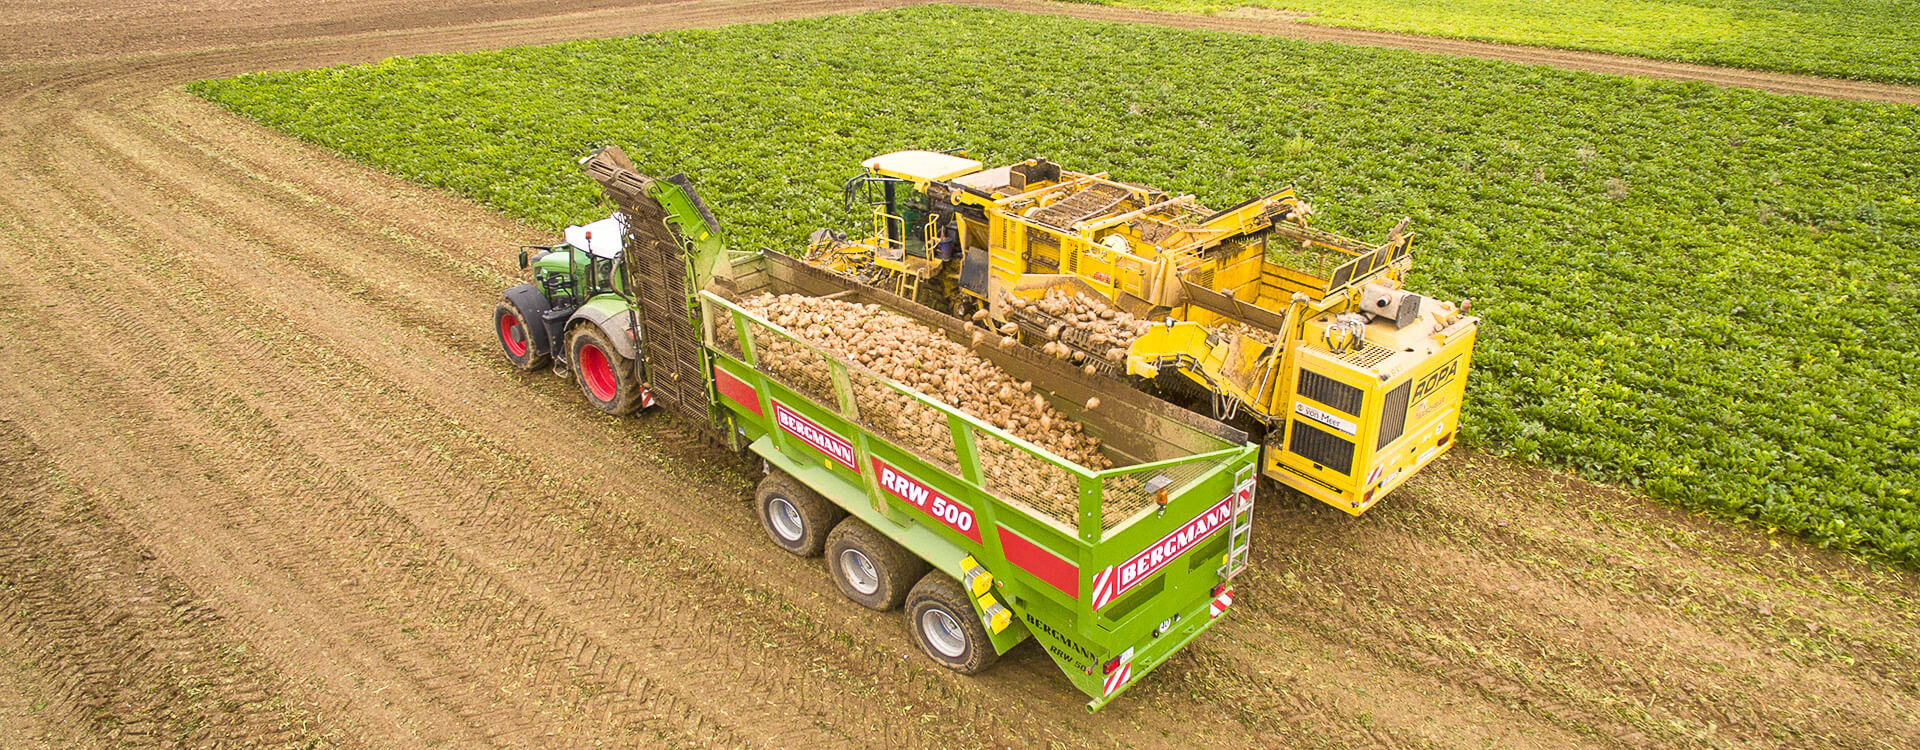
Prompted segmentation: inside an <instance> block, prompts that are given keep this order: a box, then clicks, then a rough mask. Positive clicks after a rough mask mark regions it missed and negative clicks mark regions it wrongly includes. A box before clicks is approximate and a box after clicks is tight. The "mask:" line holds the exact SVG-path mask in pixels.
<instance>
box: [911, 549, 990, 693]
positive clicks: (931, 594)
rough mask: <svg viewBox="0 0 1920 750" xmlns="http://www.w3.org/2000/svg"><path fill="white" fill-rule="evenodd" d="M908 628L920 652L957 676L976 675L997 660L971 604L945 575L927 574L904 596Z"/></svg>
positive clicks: (965, 595)
mask: <svg viewBox="0 0 1920 750" xmlns="http://www.w3.org/2000/svg"><path fill="white" fill-rule="evenodd" d="M907 627H908V629H909V630H911V631H913V642H914V643H917V644H920V650H921V651H925V652H927V655H928V656H931V657H933V660H934V661H937V662H940V665H941V666H944V667H946V668H948V669H951V670H953V671H955V672H959V673H960V674H979V673H981V672H984V671H986V669H987V667H991V666H993V663H994V662H995V661H998V660H999V659H1000V654H999V652H996V651H994V650H993V641H992V639H991V638H989V637H988V636H987V628H986V626H985V625H982V624H980V618H979V617H978V616H976V615H975V614H974V610H973V601H972V600H970V599H968V598H967V592H965V591H962V590H961V589H960V584H959V583H958V582H956V581H954V580H953V579H952V578H948V577H947V575H946V574H945V573H941V572H939V571H934V572H932V573H928V574H927V575H926V576H924V577H922V578H921V579H920V582H919V583H916V584H914V585H913V590H912V591H910V592H907Z"/></svg>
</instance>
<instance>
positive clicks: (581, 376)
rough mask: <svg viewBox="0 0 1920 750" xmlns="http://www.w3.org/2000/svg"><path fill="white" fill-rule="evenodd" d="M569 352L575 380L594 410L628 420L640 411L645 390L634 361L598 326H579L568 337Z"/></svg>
mask: <svg viewBox="0 0 1920 750" xmlns="http://www.w3.org/2000/svg"><path fill="white" fill-rule="evenodd" d="M567 351H569V352H571V353H572V354H573V357H572V360H573V379H574V381H575V382H577V383H579V384H580V392H581V393H582V394H584V395H585V396H586V397H587V403H589V404H592V405H593V408H595V409H599V410H600V411H603V412H606V413H608V414H612V415H613V416H616V417H624V416H626V415H628V414H632V413H633V411H634V410H635V409H637V408H639V407H640V394H641V392H642V390H643V389H642V388H641V387H640V380H639V379H638V378H636V377H634V374H633V360H631V359H627V358H626V357H622V356H620V350H618V349H615V348H613V341H612V340H611V339H608V338H607V334H606V333H605V332H604V331H601V330H600V328H599V327H598V326H592V325H581V326H575V327H574V329H573V330H572V331H569V332H568V333H567Z"/></svg>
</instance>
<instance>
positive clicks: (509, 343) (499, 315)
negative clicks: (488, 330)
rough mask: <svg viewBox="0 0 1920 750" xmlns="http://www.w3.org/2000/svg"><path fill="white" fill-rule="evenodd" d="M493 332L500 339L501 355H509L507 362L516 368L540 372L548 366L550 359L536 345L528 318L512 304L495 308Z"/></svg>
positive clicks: (508, 303) (506, 303)
mask: <svg viewBox="0 0 1920 750" xmlns="http://www.w3.org/2000/svg"><path fill="white" fill-rule="evenodd" d="M493 332H494V333H495V334H496V335H497V336H498V337H499V339H500V353H501V354H505V355H507V361H508V362H511V363H513V366H514V367H518V368H520V369H522V370H538V369H540V368H542V367H546V366H547V361H548V360H549V359H550V358H549V357H548V356H547V353H546V352H543V351H540V347H538V346H535V345H534V341H533V334H532V332H531V331H529V330H528V328H527V316H526V315H523V314H521V312H520V308H519V307H517V306H515V305H514V304H513V303H512V302H502V303H500V304H498V305H494V306H493Z"/></svg>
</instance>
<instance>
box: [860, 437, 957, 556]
mask: <svg viewBox="0 0 1920 750" xmlns="http://www.w3.org/2000/svg"><path fill="white" fill-rule="evenodd" d="M873 476H874V478H875V479H878V480H880V489H883V490H886V491H887V494H890V495H893V496H894V497H897V498H900V502H903V503H906V504H908V505H911V506H913V507H914V508H915V509H916V510H919V511H920V512H921V513H925V514H927V515H929V516H933V518H934V520H937V521H939V522H941V523H944V524H946V525H947V528H950V529H953V530H954V531H958V532H960V534H961V536H965V537H966V538H968V539H972V540H973V543H974V544H979V543H980V519H978V518H976V517H975V516H974V515H973V509H972V508H969V507H967V506H965V505H961V504H960V503H959V502H958V501H956V500H954V499H953V498H950V497H947V496H946V495H942V494H940V493H938V492H935V491H934V490H933V488H932V487H928V486H926V485H925V484H921V483H920V480H918V479H914V478H913V477H910V476H907V473H906V472H904V471H901V470H899V469H896V468H894V467H893V465H892V464H889V463H887V462H885V461H882V460H880V457H879V456H874V457H873Z"/></svg>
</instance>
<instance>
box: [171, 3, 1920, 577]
mask: <svg viewBox="0 0 1920 750" xmlns="http://www.w3.org/2000/svg"><path fill="white" fill-rule="evenodd" d="M1023 49H1044V54H1040V55H1035V56H1031V57H1029V56H1026V55H1022V54H1018V53H1015V52H1010V51H1017V50H1023ZM1023 60H1031V62H1022V61H1023ZM192 90H193V91H195V92H197V93H199V94H200V95H202V96H205V97H207V98H209V99H211V100H213V101H215V102H219V103H220V104H222V105H224V106H226V107H228V108H230V109H232V110H234V111H236V112H239V113H241V114H243V115H246V116H248V117H251V118H254V119H256V120H258V121H260V122H262V123H265V124H266V125H269V126H271V127H274V128H277V129H281V130H283V131H286V132H288V133H291V134H294V135H296V136H298V137H300V138H303V139H306V140H309V141H312V142H314V143H318V144H322V145H324V146H327V147H329V148H332V149H337V150H338V151H341V152H343V153H345V154H348V155H350V156H352V157H353V158H356V159H360V160H363V161H365V162H367V163H369V164H372V165H375V166H378V167H380V168H382V169H385V170H389V171H391V172H393V173H396V174H399V175H402V176H405V177H408V178H411V179H414V180H417V181H420V182H423V183H428V184H432V185H438V186H444V187H446V188H449V189H451V190H454V191H457V192H459V193H461V194H464V195H468V196H471V197H473V198H475V199H477V200H480V201H482V202H485V203H487V204H490V205H493V206H497V207H499V208H500V209H502V210H504V211H506V212H508V213H510V214H512V215H515V216H518V217H522V218H524V219H527V220H529V221H532V222H535V223H538V224H540V225H543V226H547V227H553V228H558V227H560V226H562V225H564V224H567V223H572V222H580V221H585V220H588V219H592V218H595V217H596V216H604V215H605V210H606V209H605V208H602V207H599V206H597V204H596V200H597V197H598V195H597V191H596V189H595V188H594V186H593V184H592V183H591V182H590V181H588V180H586V179H585V178H583V177H582V176H581V175H580V174H579V172H578V170H577V167H576V166H575V160H576V159H578V158H579V157H581V156H582V155H584V154H586V153H588V152H589V150H591V149H592V148H594V147H595V146H597V145H601V144H619V145H621V146H623V147H626V148H627V150H628V153H629V154H630V155H632V156H633V157H634V159H635V161H636V162H637V163H638V164H639V165H641V167H642V168H643V169H648V170H652V171H656V172H670V171H685V172H687V173H688V174H690V175H692V176H693V178H694V180H695V181H696V183H697V184H698V185H699V186H700V188H701V190H702V193H703V196H704V197H705V198H706V199H707V201H708V202H709V203H710V204H711V205H713V206H714V209H715V211H716V212H717V213H718V215H719V216H720V218H721V221H722V222H723V223H724V224H725V225H726V226H727V227H728V228H729V231H730V232H731V233H732V240H733V242H734V244H735V246H737V247H747V248H753V247H775V248H781V249H787V250H792V249H795V248H798V247H799V246H800V244H801V242H802V238H803V237H804V236H805V234H806V233H807V232H808V231H810V230H812V229H814V228H816V227H820V226H837V227H840V228H843V229H848V230H858V228H859V227H860V226H861V224H860V221H859V218H858V217H857V216H855V215H854V214H851V213H848V212H846V211H844V210H843V209H841V207H840V205H839V201H840V193H839V186H840V181H841V180H843V179H845V178H847V177H849V176H851V175H853V174H855V173H856V172H857V171H858V169H859V167H858V163H859V160H860V159H862V158H865V157H867V156H870V155H873V154H875V153H880V152H885V151H890V150H895V149H900V148H914V147H918V148H948V147H956V146H964V147H969V148H971V149H972V153H973V155H974V156H976V157H979V158H982V159H985V160H986V161H988V162H989V163H993V162H1003V161H1007V160H1013V159H1019V158H1025V157H1027V156H1031V155H1045V156H1048V157H1051V158H1053V159H1055V160H1058V161H1061V162H1063V163H1065V164H1067V165H1069V166H1071V167H1074V168H1078V169H1086V170H1103V169H1104V170H1111V171H1112V172H1113V174H1114V175H1115V176H1116V177H1118V178H1120V179H1126V180H1132V181H1138V182H1144V183H1148V184H1152V185H1156V186H1159V187H1162V188H1167V189H1173V190H1187V191H1192V192H1195V193H1198V194H1199V196H1200V197H1201V199H1202V200H1203V201H1205V202H1208V203H1211V204H1214V205H1227V204H1231V203H1234V202H1236V201H1238V200H1240V199H1242V198H1246V197H1249V196H1252V195H1254V194H1256V193H1259V192H1261V191H1263V190H1266V189H1269V188H1273V187H1278V186H1280V185H1284V184H1289V183H1291V184H1297V185H1298V186H1299V187H1300V188H1301V189H1302V191H1303V192H1304V193H1306V194H1307V195H1308V196H1309V197H1310V198H1311V199H1312V200H1313V202H1314V203H1315V204H1316V205H1317V206H1318V207H1319V209H1320V212H1319V213H1318V214H1317V216H1316V220H1317V221H1318V222H1319V224H1320V225H1321V226H1324V227H1327V228H1330V229H1333V230H1336V231H1341V232H1344V233H1348V234H1353V235H1357V236H1360V237H1365V238H1371V239H1374V240H1378V239H1380V238H1382V237H1383V236H1384V235H1385V233H1386V231H1387V230H1388V228H1389V227H1391V226H1392V225H1393V223H1394V222H1395V221H1397V220H1399V219H1400V217H1402V216H1411V217H1413V220H1414V227H1415V228H1416V229H1417V230H1418V231H1419V232H1420V233H1421V236H1420V239H1418V240H1416V242H1415V248H1416V268H1415V274H1414V278H1413V279H1412V282H1411V286H1412V288H1413V289H1415V290H1418V291H1420V292H1424V293H1427V294H1431V295H1435V296H1439V297H1442V298H1448V299H1460V298H1471V299H1473V300H1474V302H1475V306H1474V310H1475V312H1476V313H1478V314H1482V315H1484V316H1485V317H1486V320H1487V321H1488V323H1487V326H1486V328H1485V329H1484V331H1483V333H1482V336H1481V339H1480V347H1479V351H1478V363H1477V364H1478V369H1477V370H1476V371H1475V374H1474V377H1473V380H1472V384H1471V387H1470V391H1469V396H1470V405H1469V408H1468V411H1467V413H1466V415H1465V420H1464V421H1465V425H1466V427H1465V434H1464V437H1465V438H1466V439H1467V440H1469V441H1470V442H1471V443H1473V444H1476V445H1480V446H1484V447H1486V448H1487V449H1489V450H1492V451H1494V452H1498V453H1504V454H1508V455H1514V456H1518V457H1522V458H1525V459H1528V460H1532V461H1539V462H1544V463H1548V464H1552V465H1558V466H1563V467H1567V468H1570V469H1572V470H1575V471H1578V472H1579V473H1581V474H1583V475H1586V476H1589V477H1593V478H1598V479H1602V480H1606V481H1612V482H1617V483H1622V484H1626V485H1631V486H1634V487H1638V488H1641V489H1642V490H1643V491H1645V492H1647V493H1650V494H1652V495H1653V496H1656V497H1659V498H1664V499H1668V500H1670V501H1673V502H1676V503H1678V504H1681V505H1683V506H1685V507H1689V508H1697V509H1703V510H1712V511H1716V512H1724V513H1726V514H1728V515H1729V516H1732V517H1735V518H1741V519H1750V520H1752V521H1753V522H1756V523H1758V524H1761V525H1763V526H1765V527H1767V528H1770V529H1782V530H1787V531H1792V532H1795V533H1799V534H1802V535H1804V536H1806V537H1807V538H1810V539H1812V540H1814V541H1817V542H1819V543H1821V544H1827V545H1836V546H1840V547H1845V548H1850V549H1856V550H1861V551H1865V552H1870V553H1874V554H1878V555H1882V556H1886V557H1891V558H1895V559H1898V560H1902V561H1904V562H1906V563H1909V564H1913V563H1920V506H1917V505H1916V501H1915V498H1914V497H1913V496H1912V495H1911V494H1910V493H1911V492H1912V491H1913V489H1914V488H1915V486H1916V483H1917V482H1916V480H1920V399H1917V398H1916V396H1915V388H1916V385H1920V383H1916V380H1920V334H1917V333H1916V331H1920V279H1917V278H1916V263H1917V262H1920V261H1916V257H1917V256H1920V205H1916V200H1917V199H1920V195H1916V193H1920V110H1916V109H1914V108H1911V107H1903V106H1892V105H1874V104H1860V103H1844V102H1835V101H1826V100H1815V99H1807V98H1794V97H1781V96H1774V95H1768V94H1761V93H1756V92H1750V91H1734V90H1723V89H1717V88H1714V87H1711V86H1707V85H1701V84H1684V83H1665V82H1651V81H1646V80H1638V79H1624V78H1615V77H1608V76H1601V75H1593V74H1583V73H1572V72H1564V71H1558V70H1552V69H1546V68H1538V67H1526V66H1520V65H1514V64H1508V63H1500V62H1490V61H1480V60H1467V59H1457V58H1447V57H1438V56H1430V55H1421V54H1417V53H1411V52H1403V51H1393V50H1381V49H1372V48H1357V47H1346V46H1341V45H1333V44H1305V43H1298V42H1290V41H1286V40H1280V39H1273V38H1264V37H1254V36H1242V35H1230V34H1210V33H1203V32H1187V31H1178V30H1170V29H1164V28H1157V27H1135V26H1124V25H1113V24H1103V23H1095V22H1088V21H1079V20H1073V19H1065V18H1057V17H1047V16H1032V15H1023V14H1014V13H1004V12H994V11H985V10H977V9H958V8H941V7H923V8H916V9H909V10H902V11H894V12H887V13H878V14H872V15H865V16H858V17H850V18H833V19H817V20H807V21H795V22H784V23H778V24H772V25H762V26H735V27H729V28H725V29H720V30H712V31H687V32H676V33H669V34H661V35H651V36H644V37H637V38H626V39H616V40H607V41H594V42H576V43H568V44H560V45H555V46H550V47H539V48H522V49H511V50H504V51H498V52H486V53H475V54H467V55H451V56H430V57H417V58H407V59H393V60H387V61H384V62H381V63H378V64H371V65H361V66H354V67H343V68H334V69H328V70H316V71H305V72H294V73H269V74H260V75H249V76H242V77H239V78H234V79H227V80H219V81H205V82H200V83H197V84H194V85H193V86H192ZM511 250H512V249H511V248H493V249H488V248H475V251H476V252H499V253H509V252H511ZM476 314H478V313H476ZM478 320H480V319H479V318H476V321H478ZM476 325H479V323H476Z"/></svg>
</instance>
